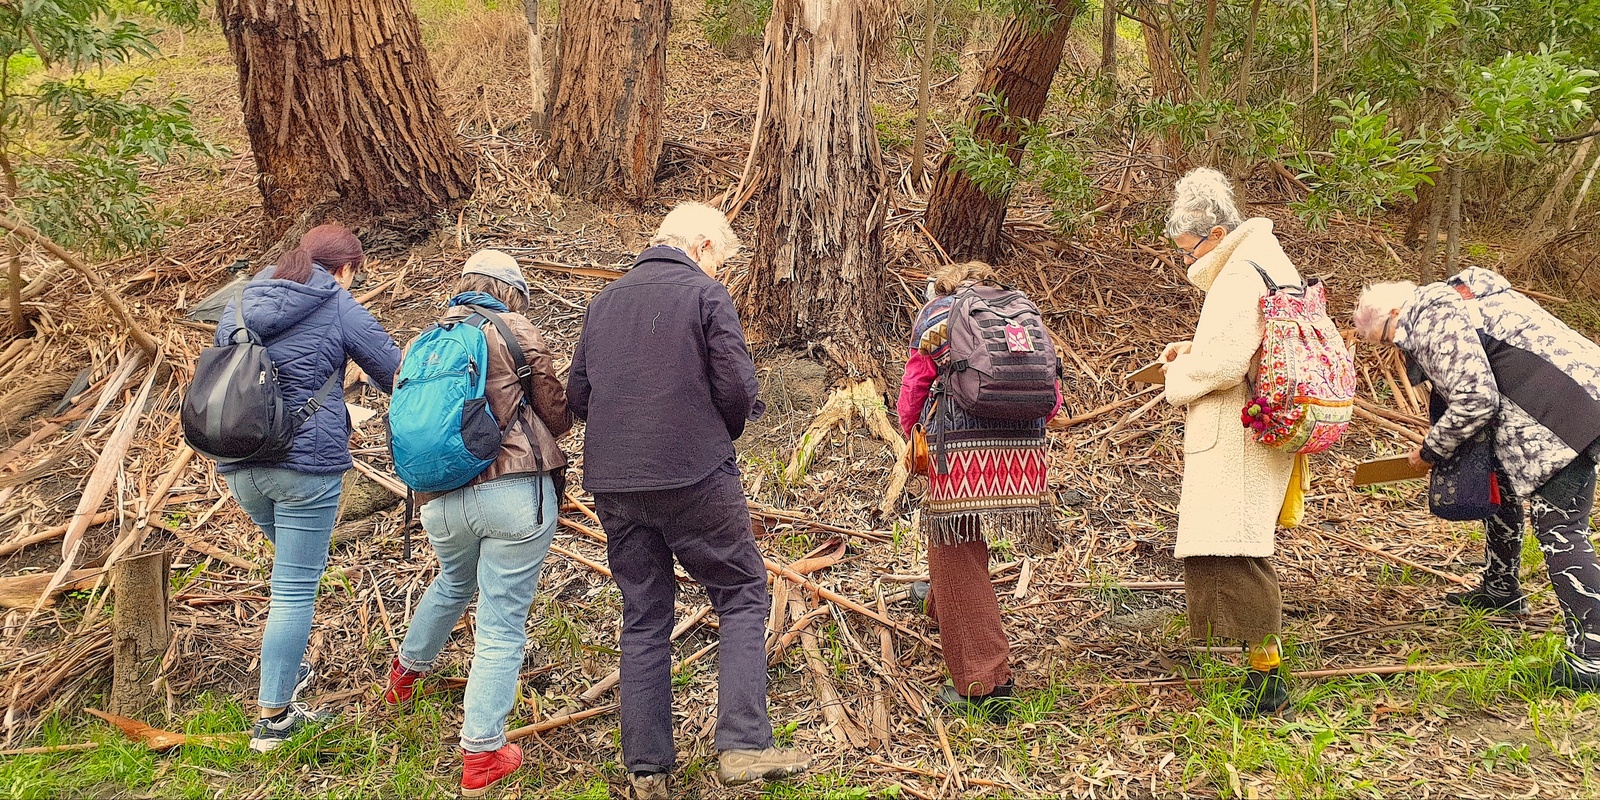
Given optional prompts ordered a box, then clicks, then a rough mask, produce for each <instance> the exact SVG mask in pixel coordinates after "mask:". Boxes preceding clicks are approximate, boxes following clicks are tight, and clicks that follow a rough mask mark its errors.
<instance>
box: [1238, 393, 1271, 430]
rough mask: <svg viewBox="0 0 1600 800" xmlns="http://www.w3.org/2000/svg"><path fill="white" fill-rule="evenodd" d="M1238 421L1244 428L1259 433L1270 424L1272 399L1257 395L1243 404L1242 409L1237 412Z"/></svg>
mask: <svg viewBox="0 0 1600 800" xmlns="http://www.w3.org/2000/svg"><path fill="white" fill-rule="evenodd" d="M1239 422H1241V423H1243V424H1244V426H1245V427H1246V428H1250V429H1251V430H1254V431H1255V432H1256V433H1261V432H1262V431H1265V430H1266V429H1267V426H1268V425H1270V424H1272V401H1271V400H1268V399H1267V398H1265V397H1257V398H1255V399H1254V400H1251V401H1250V402H1249V403H1246V404H1245V407H1244V410H1243V411H1242V412H1240V414H1239Z"/></svg>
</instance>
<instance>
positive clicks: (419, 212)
mask: <svg viewBox="0 0 1600 800" xmlns="http://www.w3.org/2000/svg"><path fill="white" fill-rule="evenodd" d="M217 16H218V18H219V19H220V20H221V23H222V31H223V34H224V35H226V36H227V39H228V46H229V48H230V49H231V50H232V51H233V58H234V62H235V64H236V65H237V66H238V70H239V95H240V97H242V98H243V100H244V117H245V130H246V131H247V132H248V133H249V136H250V149H251V151H252V152H253V153H254V155H255V160H256V170H257V172H258V175H259V177H258V178H257V184H258V186H259V187H260V190H261V200H262V206H263V210H264V211H265V212H266V216H267V225H268V231H269V233H270V234H271V235H272V236H273V237H278V236H281V235H283V233H284V232H285V231H287V230H288V229H289V228H290V227H291V226H294V225H296V223H297V222H304V221H307V220H302V219H301V218H302V217H311V216H319V215H332V214H338V215H339V216H341V218H342V219H345V220H347V221H348V220H352V219H362V218H376V217H382V218H384V219H385V220H386V221H388V222H397V221H401V220H408V221H413V222H419V223H423V224H426V221H427V220H430V219H431V218H432V217H433V215H434V213H435V212H436V211H438V210H440V209H442V208H446V207H449V206H450V205H453V204H454V203H456V202H457V201H460V200H464V199H466V198H467V197H468V196H469V195H470V194H471V193H472V168H471V165H470V163H469V162H468V160H467V157H466V155H465V154H464V153H463V152H462V150H461V145H460V143H459V142H458V141H457V140H456V137H455V133H454V131H453V130H452V128H451V125H450V121H449V120H448V119H447V118H446V117H445V113H444V109H443V108H442V107H441V106H440V104H439V90H438V84H437V83H436V82H435V81H434V76H433V72H432V70H430V69H429V68H428V57H427V53H426V51H425V50H424V48H423V46H422V40H421V36H420V34H419V33H418V30H417V18H416V15H415V14H413V13H412V12H411V7H410V5H409V4H407V3H406V2H405V0H362V1H361V2H355V0H279V2H272V3H262V2H255V0H217ZM312 221H314V220H312Z"/></svg>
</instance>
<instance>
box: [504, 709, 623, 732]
mask: <svg viewBox="0 0 1600 800" xmlns="http://www.w3.org/2000/svg"><path fill="white" fill-rule="evenodd" d="M617 708H618V704H617V703H611V704H610V705H604V706H597V707H595V708H587V709H584V710H583V711H574V712H572V713H571V714H562V715H561V716H559V717H551V718H549V719H547V720H545V721H544V722H535V723H534V724H532V725H524V726H522V727H520V728H517V729H516V730H513V731H509V732H507V733H506V741H511V742H514V741H516V740H518V739H526V738H528V737H529V736H532V735H534V734H536V733H544V732H546V731H553V730H555V729H556V728H559V727H561V726H563V725H571V724H572V723H574V722H582V721H584V720H586V719H588V718H590V717H598V716H600V715H601V714H609V713H611V712H613V711H616V710H617Z"/></svg>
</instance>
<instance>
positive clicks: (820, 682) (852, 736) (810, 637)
mask: <svg viewBox="0 0 1600 800" xmlns="http://www.w3.org/2000/svg"><path fill="white" fill-rule="evenodd" d="M819 610H823V611H826V610H827V606H822V607H820V608H819ZM789 612H790V614H791V615H793V616H794V617H795V619H796V620H801V619H805V618H806V617H807V616H810V615H809V614H807V613H806V604H805V602H804V601H802V600H800V599H799V598H792V599H790V600H789ZM800 650H801V652H802V653H804V654H805V659H806V670H807V671H808V672H810V673H811V679H812V684H813V685H814V686H815V687H816V692H817V694H816V701H817V706H818V707H819V708H820V709H821V711H822V718H823V719H824V720H825V721H827V723H828V724H827V727H828V728H832V729H833V730H834V731H835V732H836V733H837V734H838V736H839V738H841V739H843V740H844V743H845V744H846V745H847V746H849V747H850V748H851V749H852V750H859V749H861V748H862V747H864V746H865V745H866V744H867V735H866V733H864V732H863V731H862V730H861V726H860V725H858V724H857V723H856V721H855V720H853V719H851V718H850V712H849V711H847V710H845V707H844V700H843V699H842V698H840V697H839V690H838V689H837V688H836V687H835V686H834V685H833V680H832V679H831V678H830V677H829V676H828V666H827V663H826V662H825V661H823V660H822V648H821V647H818V646H817V635H816V634H815V633H812V632H811V630H810V629H809V626H807V627H806V628H805V629H802V630H801V632H800Z"/></svg>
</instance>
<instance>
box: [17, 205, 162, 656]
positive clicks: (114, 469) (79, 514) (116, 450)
mask: <svg viewBox="0 0 1600 800" xmlns="http://www.w3.org/2000/svg"><path fill="white" fill-rule="evenodd" d="M3 219H4V218H3V217H0V220H3ZM160 366H161V357H160V356H159V355H157V356H156V358H155V360H154V361H153V362H152V363H151V364H150V370H149V374H147V375H145V379H144V383H143V384H142V385H141V386H140V387H139V392H138V394H137V395H135V396H134V398H133V402H131V403H129V404H128V406H127V408H125V409H123V411H122V419H120V420H118V422H117V427H116V428H115V429H114V430H113V431H112V433H111V437H110V438H109V439H107V441H106V446H105V449H104V450H101V451H100V457H99V458H97V459H96V460H95V464H94V468H93V469H92V470H91V471H90V472H89V480H88V481H87V482H86V483H85V484H84V488H83V494H82V496H80V497H79V499H78V508H77V510H76V511H74V512H73V513H72V520H71V521H70V522H68V523H67V530H66V533H64V534H62V537H61V566H60V567H59V568H58V569H57V570H56V572H55V574H54V575H53V576H51V578H50V583H49V585H48V586H46V587H45V589H44V591H43V592H41V593H40V594H39V600H38V602H37V603H35V604H34V606H33V609H32V610H31V611H29V612H28V616H27V617H26V618H25V619H23V621H22V624H21V625H20V626H18V627H17V635H16V636H15V637H14V638H13V639H12V640H11V647H12V648H13V649H15V648H16V647H17V646H19V645H21V644H22V639H23V637H25V636H26V635H27V634H28V631H29V629H30V626H31V625H32V624H33V618H34V616H36V615H37V614H38V613H39V610H40V609H41V608H44V606H45V605H46V603H47V601H48V600H49V599H50V598H51V597H52V596H53V593H54V592H55V591H56V589H57V588H58V587H59V586H61V585H62V584H63V583H65V582H66V581H67V578H68V576H69V575H71V574H72V571H73V567H75V566H77V562H78V547H79V545H80V544H82V543H83V534H84V531H87V530H88V529H89V520H91V519H93V518H94V515H95V514H96V513H97V512H98V511H99V508H100V504H101V503H102V502H104V501H105V499H106V495H107V494H108V493H109V492H110V491H111V485H112V483H113V482H114V481H115V480H116V477H117V474H118V473H119V472H121V471H122V466H123V461H124V459H125V458H126V456H127V455H128V447H129V446H130V445H132V444H133V435H134V433H135V432H137V431H138V429H139V420H140V419H142V418H143V417H144V404H145V400H147V399H148V398H149V397H150V388H151V387H152V386H154V385H155V382H156V375H157V374H158V372H159V370H158V367H160Z"/></svg>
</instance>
